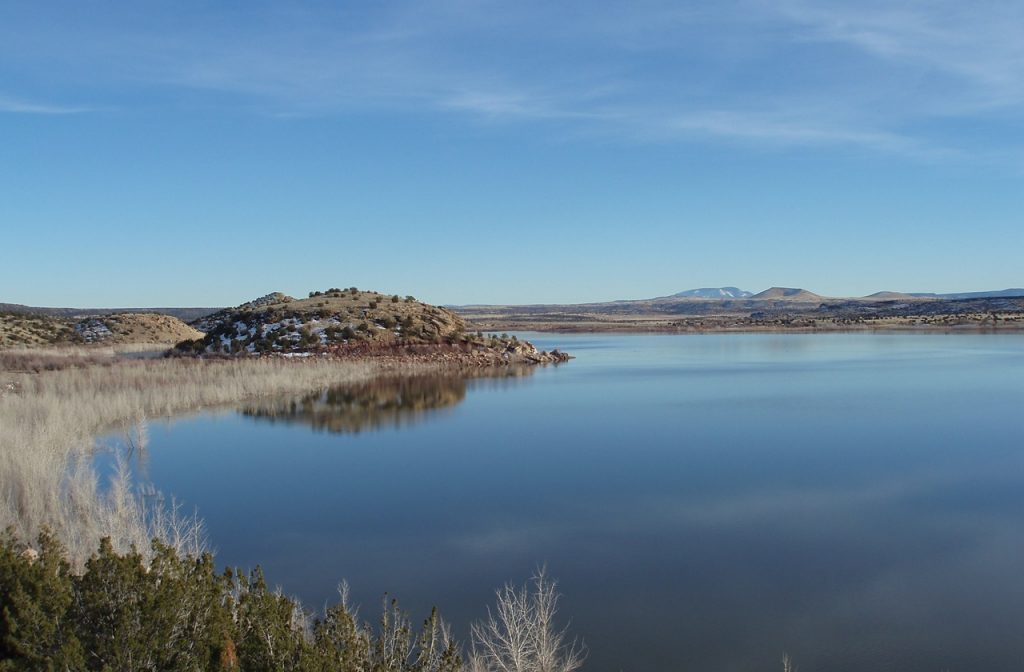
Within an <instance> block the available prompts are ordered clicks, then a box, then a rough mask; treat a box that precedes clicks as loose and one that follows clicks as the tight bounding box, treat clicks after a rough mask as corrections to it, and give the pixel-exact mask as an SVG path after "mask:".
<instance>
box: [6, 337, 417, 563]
mask: <svg viewBox="0 0 1024 672" xmlns="http://www.w3.org/2000/svg"><path fill="white" fill-rule="evenodd" d="M86 352H89V353H90V355H91V356H93V357H95V351H93V350H91V349H88V350H86ZM63 356H65V357H68V358H70V359H69V361H74V363H75V364H76V365H74V366H70V367H68V368H60V369H56V370H45V369H44V370H40V371H39V372H36V373H26V372H22V371H11V370H7V371H0V528H5V527H8V526H11V527H13V528H14V529H15V530H16V533H17V534H18V536H19V537H21V538H22V539H24V540H32V539H34V538H35V537H36V536H37V535H38V533H39V532H40V531H41V530H42V529H44V528H49V529H51V530H52V531H53V532H54V533H55V534H56V535H57V537H58V538H59V539H60V540H61V541H62V542H63V543H64V544H65V545H66V546H67V548H68V552H69V556H70V557H71V558H72V560H73V561H74V562H76V563H81V562H83V561H84V560H85V559H86V558H87V557H88V556H89V554H91V553H92V552H93V551H94V550H95V549H96V547H97V544H98V543H99V540H100V539H101V538H102V537H104V536H109V537H111V538H112V539H113V541H114V543H115V546H116V547H117V548H119V549H122V550H126V549H128V548H129V547H131V546H132V545H133V544H134V545H136V546H137V547H138V548H140V549H145V548H146V547H147V542H148V540H149V539H150V538H151V537H152V536H160V537H163V538H164V539H165V540H167V541H169V542H171V543H175V544H176V545H177V546H179V547H180V548H182V549H183V550H185V551H189V550H196V549H197V548H198V547H199V541H200V540H199V538H198V536H199V533H200V532H201V530H199V529H196V528H194V527H193V526H192V524H190V522H189V521H187V520H184V521H183V520H182V519H180V518H177V517H175V516H174V515H172V514H174V511H173V507H166V506H165V507H158V508H157V509H154V508H152V507H150V508H149V509H148V510H147V509H146V508H145V507H144V506H143V505H142V500H141V498H140V497H138V496H137V494H136V493H135V492H134V491H133V490H132V488H131V487H130V484H129V481H130V479H129V478H128V476H127V474H126V473H122V474H121V477H120V478H119V479H117V480H116V481H115V483H114V484H113V485H112V486H111V487H109V488H102V487H100V485H99V484H98V483H97V476H96V473H95V471H94V470H93V469H92V466H91V456H92V454H93V450H94V443H95V437H97V436H98V435H99V434H101V433H105V432H111V431H118V432H123V433H124V434H125V435H126V436H130V437H132V440H133V441H135V442H139V443H144V440H145V423H146V419H147V418H156V417H168V416H172V415H176V414H180V413H184V412H190V411H197V410H201V409H204V408H210V407H216V406H222V405H226V404H235V403H237V402H240V401H246V400H256V399H260V398H268V397H272V396H275V395H280V394H286V393H298V392H305V391H310V390H314V389H319V388H323V387H326V386H330V385H338V384H344V383H354V382H359V381H365V380H367V379H369V378H371V377H373V376H376V375H378V374H380V373H381V372H382V371H383V370H384V369H383V367H382V366H381V365H379V364H372V363H365V362H353V361H340V360H335V359H312V358H310V359H307V360H284V359H233V360H212V361H211V360H198V359H158V360H117V359H114V358H111V359H109V360H108V361H106V362H104V363H97V362H96V361H91V360H90V361H86V362H84V363H80V362H78V361H75V360H74V357H76V356H77V357H79V358H81V356H82V355H81V353H79V354H78V355H73V354H66V355H63ZM78 364H81V365H78ZM390 370H391V371H398V370H405V371H413V370H425V367H416V366H413V365H407V366H406V367H400V368H398V369H396V368H394V367H392V368H391V369H390ZM194 522H196V521H192V523H194Z"/></svg>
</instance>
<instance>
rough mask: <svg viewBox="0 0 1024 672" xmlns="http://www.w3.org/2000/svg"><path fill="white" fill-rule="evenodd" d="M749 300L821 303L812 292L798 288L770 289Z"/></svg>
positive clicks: (820, 298)
mask: <svg viewBox="0 0 1024 672" xmlns="http://www.w3.org/2000/svg"><path fill="white" fill-rule="evenodd" d="M750 298H751V299H753V300H755V301H821V300H822V297H821V296H818V295H817V294H815V293H814V292H808V291H807V290H806V289H800V288H798V287H771V288H769V289H766V290H764V291H763V292H761V293H759V294H754V295H753V296H752V297H750Z"/></svg>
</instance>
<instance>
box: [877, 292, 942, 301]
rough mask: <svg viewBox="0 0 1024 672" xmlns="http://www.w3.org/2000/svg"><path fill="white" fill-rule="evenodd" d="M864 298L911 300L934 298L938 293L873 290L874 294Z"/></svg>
mask: <svg viewBox="0 0 1024 672" xmlns="http://www.w3.org/2000/svg"><path fill="white" fill-rule="evenodd" d="M864 298H865V299H876V300H878V301H913V300H920V299H934V298H938V295H936V294H928V295H921V294H906V293H904V292H875V293H874V294H868V295H867V296H865V297H864Z"/></svg>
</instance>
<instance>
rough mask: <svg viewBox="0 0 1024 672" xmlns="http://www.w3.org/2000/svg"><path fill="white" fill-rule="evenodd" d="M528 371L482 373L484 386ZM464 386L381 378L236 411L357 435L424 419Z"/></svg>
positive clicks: (434, 379) (432, 379)
mask: <svg viewBox="0 0 1024 672" xmlns="http://www.w3.org/2000/svg"><path fill="white" fill-rule="evenodd" d="M529 373H530V372H529V371H528V370H527V371H525V372H522V371H520V370H518V369H511V370H509V369H503V370H501V371H500V373H499V374H498V377H494V376H486V378H487V379H488V381H489V384H488V385H487V387H490V386H492V385H496V386H504V385H506V384H509V383H511V382H513V381H514V380H515V378H518V377H520V376H523V375H529ZM472 377H474V378H476V377H480V376H479V374H474V375H473V376H472ZM474 387H477V385H474ZM466 388H467V377H466V376H450V375H447V376H444V375H438V376H403V377H386V378H380V379H377V380H372V381H369V382H366V383H361V384H358V385H345V386H342V387H335V388H329V389H327V390H323V391H320V392H313V393H310V394H306V395H302V396H300V397H292V398H289V399H279V400H271V401H265V402H260V403H257V404H254V405H251V406H244V407H242V408H241V409H240V412H241V413H242V415H245V416H248V417H250V418H255V419H257V420H267V421H270V422H286V423H301V424H305V425H309V426H310V427H313V428H314V429H318V430H322V431H327V432H332V433H350V432H351V433H357V432H361V431H364V430H374V429H380V428H382V427H402V426H406V425H409V424H411V423H414V422H419V421H421V420H424V419H426V418H428V417H429V416H430V415H432V414H433V413H435V412H437V411H439V410H441V409H444V408H451V407H454V406H456V405H458V404H459V403H461V402H462V400H463V399H465V398H466Z"/></svg>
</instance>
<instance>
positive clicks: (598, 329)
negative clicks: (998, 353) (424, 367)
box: [471, 320, 1024, 335]
mask: <svg viewBox="0 0 1024 672" xmlns="http://www.w3.org/2000/svg"><path fill="white" fill-rule="evenodd" d="M471 326H472V327H473V328H476V329H480V330H481V331H485V332H496V331H509V332H537V333H546V334H559V333H561V334H604V333H621V334H680V335H685V334H758V333H766V334H849V333H878V334H1024V321H1007V322H1005V323H1004V322H1002V321H1000V322H999V323H997V324H995V325H993V324H992V323H991V321H987V322H981V321H964V322H957V323H944V324H935V323H921V322H912V321H900V322H895V321H885V322H884V323H883V322H881V321H879V322H877V323H855V324H835V323H822V322H818V323H813V324H810V323H807V322H805V321H803V320H799V321H798V320H793V321H792V323H789V324H783V323H772V324H763V323H744V322H741V321H737V322H732V323H729V324H723V323H719V324H714V323H710V324H709V323H707V322H705V323H703V324H694V323H686V322H683V323H680V322H678V321H671V322H662V321H655V320H651V321H650V322H648V321H643V320H621V321H620V320H612V321H596V320H595V321H586V322H584V321H580V322H559V321H542V320H532V321H525V320H524V321H521V322H520V321H514V320H500V321H499V320H495V321H477V322H473V323H471Z"/></svg>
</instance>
